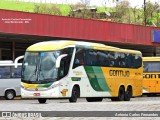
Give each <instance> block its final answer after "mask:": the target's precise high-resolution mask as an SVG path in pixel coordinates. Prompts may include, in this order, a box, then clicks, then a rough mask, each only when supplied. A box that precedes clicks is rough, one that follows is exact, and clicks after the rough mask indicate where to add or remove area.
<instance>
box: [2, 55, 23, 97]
mask: <svg viewBox="0 0 160 120" xmlns="http://www.w3.org/2000/svg"><path fill="white" fill-rule="evenodd" d="M20 59H22V57H21V56H20V57H17V58H16V59H15V62H13V61H11V60H3V61H0V96H4V97H5V99H6V100H13V99H14V97H16V96H20V94H21V92H20V90H21V88H20V86H21V67H22V63H18V61H19V60H20Z"/></svg>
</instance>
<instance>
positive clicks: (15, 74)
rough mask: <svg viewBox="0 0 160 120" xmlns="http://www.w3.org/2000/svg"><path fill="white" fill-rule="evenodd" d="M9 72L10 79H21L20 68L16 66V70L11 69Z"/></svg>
mask: <svg viewBox="0 0 160 120" xmlns="http://www.w3.org/2000/svg"><path fill="white" fill-rule="evenodd" d="M11 71H12V73H11V77H12V78H21V66H18V67H17V68H15V67H11Z"/></svg>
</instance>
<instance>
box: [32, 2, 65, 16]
mask: <svg viewBox="0 0 160 120" xmlns="http://www.w3.org/2000/svg"><path fill="white" fill-rule="evenodd" d="M34 12H35V13H41V14H50V15H62V12H61V11H60V8H59V7H58V6H57V5H54V4H51V5H48V4H35V5H34Z"/></svg>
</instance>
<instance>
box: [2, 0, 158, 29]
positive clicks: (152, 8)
mask: <svg viewBox="0 0 160 120" xmlns="http://www.w3.org/2000/svg"><path fill="white" fill-rule="evenodd" d="M82 7H83V8H84V10H83V11H81V12H79V13H78V14H77V13H76V15H75V16H74V17H79V18H86V19H103V20H106V21H108V20H109V21H113V22H120V23H129V24H130V23H131V24H138V25H144V17H145V16H146V25H149V26H153V25H154V26H160V5H159V4H158V3H151V2H149V1H148V2H146V11H145V14H144V11H143V8H140V9H137V8H136V7H135V8H131V7H130V6H129V2H126V1H125V2H124V1H123V2H119V4H117V6H116V7H115V8H107V7H97V11H96V13H93V12H90V11H88V10H87V9H88V8H89V6H87V5H86V4H84V3H81V4H80V3H79V4H77V5H66V4H51V3H34V2H20V1H18V0H0V9H7V10H17V11H25V12H34V13H42V14H51V15H62V16H69V15H70V13H71V11H72V10H74V9H78V8H82ZM105 11H106V12H108V13H109V14H110V15H108V16H107V15H106V13H105ZM100 16H103V18H101V17H100Z"/></svg>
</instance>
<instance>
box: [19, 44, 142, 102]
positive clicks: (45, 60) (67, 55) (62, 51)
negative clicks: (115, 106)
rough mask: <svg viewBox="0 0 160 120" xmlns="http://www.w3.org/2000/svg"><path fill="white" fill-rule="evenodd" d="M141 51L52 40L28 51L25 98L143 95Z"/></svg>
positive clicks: (125, 98)
mask: <svg viewBox="0 0 160 120" xmlns="http://www.w3.org/2000/svg"><path fill="white" fill-rule="evenodd" d="M142 80H143V66H142V54H141V52H140V51H136V50H127V49H120V48H116V47H111V46H106V45H103V44H98V43H91V42H82V41H48V42H40V43H36V44H34V45H32V46H30V47H28V48H27V50H26V52H25V56H24V60H23V66H22V81H21V96H22V98H37V99H38V101H39V103H45V102H46V100H47V98H69V101H70V102H76V101H77V98H78V97H84V98H86V100H87V101H88V102H93V101H102V99H103V98H106V97H108V98H111V100H112V101H129V100H130V98H131V97H133V96H141V95H142Z"/></svg>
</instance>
